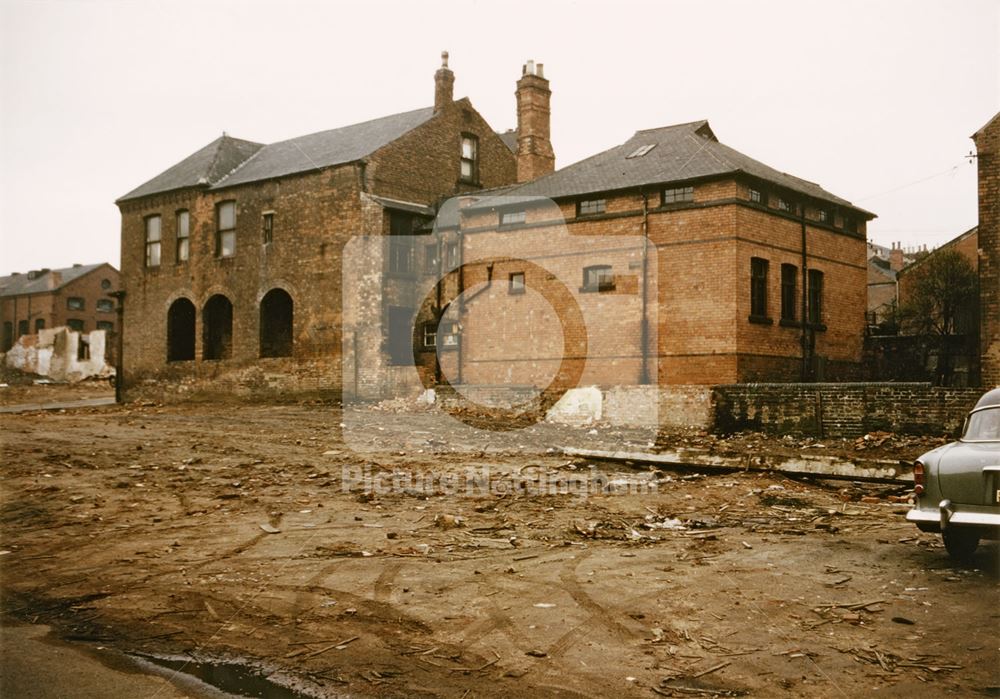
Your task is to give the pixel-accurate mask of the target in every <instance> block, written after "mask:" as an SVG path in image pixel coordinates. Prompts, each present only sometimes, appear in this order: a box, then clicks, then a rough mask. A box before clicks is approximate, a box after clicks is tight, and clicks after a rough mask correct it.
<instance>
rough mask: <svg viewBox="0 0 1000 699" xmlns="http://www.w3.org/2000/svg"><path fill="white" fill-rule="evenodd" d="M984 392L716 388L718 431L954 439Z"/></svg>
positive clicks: (907, 387)
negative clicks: (886, 433)
mask: <svg viewBox="0 0 1000 699" xmlns="http://www.w3.org/2000/svg"><path fill="white" fill-rule="evenodd" d="M982 393H983V391H982V389H978V388H943V387H938V386H931V385H930V384H927V383H840V384H834V383H817V384H769V383H759V384H735V385H728V386H716V387H715V429H716V430H718V431H721V432H733V431H738V430H745V429H749V430H759V431H762V432H770V433H776V434H797V435H810V436H816V437H857V436H860V435H863V434H866V433H868V432H873V431H876V430H884V431H889V432H901V433H907V434H951V433H954V432H955V430H957V429H958V428H960V427H961V425H962V421H963V419H964V418H965V415H966V413H967V412H968V411H969V410H970V409H971V408H972V406H973V405H975V403H976V400H978V399H979V396H981V395H982Z"/></svg>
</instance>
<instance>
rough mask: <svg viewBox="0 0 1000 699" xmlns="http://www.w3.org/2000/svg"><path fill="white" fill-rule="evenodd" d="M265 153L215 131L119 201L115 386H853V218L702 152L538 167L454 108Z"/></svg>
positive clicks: (536, 114) (613, 155)
mask: <svg viewBox="0 0 1000 699" xmlns="http://www.w3.org/2000/svg"><path fill="white" fill-rule="evenodd" d="M453 84H454V74H453V73H452V71H451V70H450V69H449V68H448V65H447V54H444V55H443V62H442V66H441V67H440V68H439V69H438V71H437V72H436V73H435V76H434V104H433V106H431V107H426V108H423V109H417V110H414V111H408V112H403V113H400V114H395V115H392V116H388V117H382V118H379V119H374V120H372V121H368V122H364V123H361V124H355V125H352V126H346V127H341V128H337V129H333V130H331V131H325V132H320V133H317V134H311V135H308V136H302V137H299V138H295V139H291V140H289V141H284V142H279V143H273V144H260V143H256V142H253V141H246V140H240V139H236V138H233V137H230V136H228V135H223V136H222V137H221V138H219V139H217V140H216V141H214V142H213V143H211V144H209V145H208V146H206V147H204V148H202V149H201V150H199V151H197V152H195V153H194V154H193V155H191V156H189V157H187V158H185V159H184V160H182V161H181V162H179V163H178V164H176V165H174V166H173V167H171V168H169V169H167V170H166V171H164V172H163V173H161V174H160V175H157V176H156V177H154V178H153V179H151V180H150V181H148V182H146V183H145V184H143V185H141V186H139V187H137V188H136V189H134V190H133V191H132V192H129V193H128V194H126V195H125V196H123V197H121V198H120V199H119V200H118V205H119V207H120V209H121V213H122V283H123V286H124V288H125V290H126V294H127V295H126V301H125V310H124V358H125V367H124V368H125V382H126V385H127V386H128V387H129V389H130V390H132V391H142V390H147V389H148V390H153V387H155V386H159V387H161V388H162V386H164V385H170V386H172V387H174V388H175V389H176V390H178V391H189V392H197V391H217V390H218V391H227V392H229V391H236V392H243V393H251V394H252V393H269V392H288V391H323V392H333V393H339V392H341V391H343V392H345V393H349V394H351V395H359V396H363V397H366V398H373V399H375V398H379V397H384V396H388V395H394V394H397V393H399V392H401V391H413V390H418V389H419V388H420V387H421V386H430V385H437V384H441V383H452V384H459V383H461V384H484V385H495V384H503V385H518V386H528V387H532V386H534V387H540V386H544V385H546V384H548V383H550V382H552V381H553V379H554V378H557V377H558V378H560V380H562V381H564V382H576V383H579V384H587V385H590V384H596V385H602V386H607V385H615V384H631V383H635V384H641V383H653V382H659V383H661V384H717V383H732V382H740V381H798V380H812V379H841V378H851V377H853V376H855V375H856V372H857V371H858V368H859V363H860V359H861V342H862V336H863V327H864V322H865V313H864V312H865V305H866V304H865V294H866V274H867V272H866V242H865V225H866V222H867V221H868V220H870V219H871V218H873V216H874V215H873V214H871V213H869V212H867V211H865V210H863V209H861V208H859V207H856V206H854V205H852V204H851V203H850V202H849V201H847V200H845V199H842V198H840V197H837V196H835V195H833V194H831V193H829V192H827V191H826V190H824V189H822V188H821V187H820V186H818V185H816V184H814V183H812V182H808V181H806V180H802V179H799V178H797V177H793V176H791V175H788V174H785V173H782V172H779V171H777V170H775V169H773V168H770V167H768V166H767V165H764V164H763V163H760V162H758V161H756V160H754V159H752V158H750V157H748V156H746V155H743V154H742V153H739V152H738V151H736V150H734V149H732V148H729V147H728V146H725V145H724V144H722V143H721V142H720V141H719V140H718V139H717V138H716V135H715V134H714V132H713V131H712V129H711V127H710V126H709V124H708V122H707V121H699V122H694V123H688V124H678V125H673V126H666V127H661V128H655V129H648V130H642V131H637V132H636V133H635V135H634V136H633V137H632V138H630V139H629V140H628V141H626V142H625V143H623V144H621V145H619V146H616V147H614V148H612V149H610V150H607V151H605V152H603V153H599V154H597V155H594V156H592V157H590V158H587V159H585V160H583V161H581V162H578V163H576V164H574V165H570V166H568V167H565V168H562V169H559V170H556V169H555V156H554V153H553V149H552V143H551V136H550V98H551V91H550V85H549V81H548V80H547V79H546V77H545V75H544V69H543V66H542V65H541V64H537V65H536V64H534V63H532V62H530V61H529V62H528V63H526V64H525V65H524V66H523V67H522V70H521V76H520V78H519V79H518V81H517V86H516V91H515V95H516V102H517V123H518V128H517V129H516V130H513V131H508V132H505V133H499V132H497V131H495V130H494V129H493V128H491V127H490V125H489V124H487V123H486V121H485V120H484V119H483V117H482V116H481V115H480V114H479V113H478V112H477V111H476V110H475V108H474V107H473V105H472V103H471V102H470V101H469V99H467V98H463V99H459V100H455V99H454V97H453Z"/></svg>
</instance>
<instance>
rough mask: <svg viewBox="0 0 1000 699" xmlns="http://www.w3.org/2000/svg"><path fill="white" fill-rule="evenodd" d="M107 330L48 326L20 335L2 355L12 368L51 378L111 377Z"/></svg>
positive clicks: (78, 379) (72, 379)
mask: <svg viewBox="0 0 1000 699" xmlns="http://www.w3.org/2000/svg"><path fill="white" fill-rule="evenodd" d="M106 344H107V333H106V332H105V331H104V330H92V331H91V332H90V333H79V332H75V331H73V330H70V329H69V328H66V327H61V328H48V329H46V330H42V331H41V332H39V333H38V334H33V335H22V336H21V337H20V338H18V341H17V342H16V343H15V344H14V346H13V347H11V348H10V350H9V351H8V352H7V353H6V355H5V356H4V363H5V364H6V365H7V366H8V367H10V368H11V369H17V370H18V371H23V372H26V373H29V374H38V375H39V376H46V377H48V378H50V379H52V380H54V381H80V380H82V379H86V378H89V377H91V376H111V375H113V374H114V368H113V367H111V366H109V365H108V364H107V362H106V361H105V359H106V356H107V354H106V349H107V348H106Z"/></svg>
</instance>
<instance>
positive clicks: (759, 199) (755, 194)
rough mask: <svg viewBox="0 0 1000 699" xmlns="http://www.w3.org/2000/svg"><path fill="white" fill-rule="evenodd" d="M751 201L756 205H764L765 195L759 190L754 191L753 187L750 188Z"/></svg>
mask: <svg viewBox="0 0 1000 699" xmlns="http://www.w3.org/2000/svg"><path fill="white" fill-rule="evenodd" d="M750 201H752V202H754V203H755V204H763V203H764V195H763V194H762V193H761V191H760V190H759V189H753V188H752V187H751V188H750Z"/></svg>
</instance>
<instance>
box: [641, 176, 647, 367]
mask: <svg viewBox="0 0 1000 699" xmlns="http://www.w3.org/2000/svg"><path fill="white" fill-rule="evenodd" d="M648 232H649V195H648V194H647V193H646V191H645V190H643V191H642V318H641V319H640V321H639V342H640V343H641V345H640V349H641V352H642V370H641V373H640V375H639V383H641V384H643V385H645V384H648V383H649V347H648V345H649V319H648V318H647V307H648V305H649V296H648V294H647V292H646V286H647V280H648V278H649V276H648V275H649V245H648V241H649V238H648Z"/></svg>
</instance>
